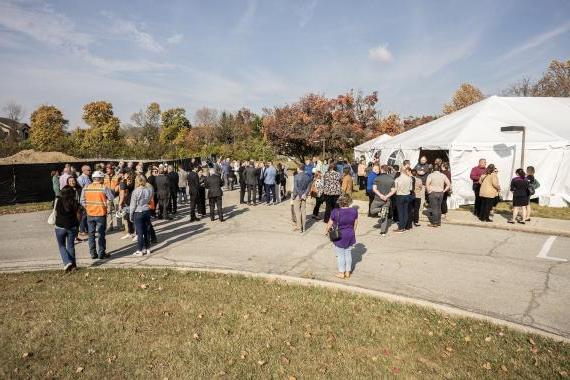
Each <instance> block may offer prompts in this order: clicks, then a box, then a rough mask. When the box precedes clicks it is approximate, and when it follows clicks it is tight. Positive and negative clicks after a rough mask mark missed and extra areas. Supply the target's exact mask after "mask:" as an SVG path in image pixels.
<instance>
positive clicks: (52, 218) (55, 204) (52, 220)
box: [47, 198, 57, 226]
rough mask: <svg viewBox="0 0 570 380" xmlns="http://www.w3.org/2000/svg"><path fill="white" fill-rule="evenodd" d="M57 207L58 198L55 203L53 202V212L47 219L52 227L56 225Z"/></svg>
mask: <svg viewBox="0 0 570 380" xmlns="http://www.w3.org/2000/svg"><path fill="white" fill-rule="evenodd" d="M55 206H57V198H55V201H54V202H53V210H52V211H51V214H49V216H48V219H47V223H48V224H49V225H52V226H53V225H54V224H55Z"/></svg>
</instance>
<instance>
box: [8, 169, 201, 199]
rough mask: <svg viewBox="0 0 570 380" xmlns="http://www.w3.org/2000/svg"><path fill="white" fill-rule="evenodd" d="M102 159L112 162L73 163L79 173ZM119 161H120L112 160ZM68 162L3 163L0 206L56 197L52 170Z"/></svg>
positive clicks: (59, 170)
mask: <svg viewBox="0 0 570 380" xmlns="http://www.w3.org/2000/svg"><path fill="white" fill-rule="evenodd" d="M132 161H133V162H140V161H142V162H143V166H144V169H145V171H146V168H147V167H148V166H149V165H151V164H159V163H163V164H168V165H174V166H175V167H176V168H178V166H182V167H183V168H184V169H185V170H188V169H189V167H190V162H191V159H190V158H183V159H177V160H157V161H147V160H144V161H143V160H132ZM100 162H109V161H91V160H89V161H87V160H86V161H75V162H70V164H71V165H72V166H74V167H75V168H76V169H77V171H78V172H81V166H83V165H89V166H91V168H94V167H95V165H97V164H98V163H100ZM111 162H113V163H115V164H116V163H118V161H111ZM65 164H66V163H65V162H54V163H41V164H12V165H0V205H2V206H3V205H11V204H15V203H31V202H47V201H51V200H53V198H54V193H53V188H52V178H51V171H52V170H57V171H58V172H59V173H60V174H61V171H62V170H63V168H64V166H65Z"/></svg>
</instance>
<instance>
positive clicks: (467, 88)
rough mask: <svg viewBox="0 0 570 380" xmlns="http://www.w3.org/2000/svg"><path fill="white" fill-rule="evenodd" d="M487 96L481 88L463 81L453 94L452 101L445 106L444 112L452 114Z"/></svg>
mask: <svg viewBox="0 0 570 380" xmlns="http://www.w3.org/2000/svg"><path fill="white" fill-rule="evenodd" d="M484 98H485V96H483V93H482V92H481V90H479V89H478V88H477V87H475V86H473V85H472V84H469V83H463V84H462V85H461V86H459V89H458V90H457V91H455V94H453V98H451V102H450V103H447V104H445V105H444V106H443V113H444V114H446V115H447V114H450V113H452V112H455V111H458V110H460V109H462V108H465V107H467V106H470V105H471V104H474V103H477V102H478V101H481V100H483V99H484Z"/></svg>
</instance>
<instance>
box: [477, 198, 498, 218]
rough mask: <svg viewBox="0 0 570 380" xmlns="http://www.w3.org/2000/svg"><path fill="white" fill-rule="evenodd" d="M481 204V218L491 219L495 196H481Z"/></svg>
mask: <svg viewBox="0 0 570 380" xmlns="http://www.w3.org/2000/svg"><path fill="white" fill-rule="evenodd" d="M480 200H481V204H480V206H479V215H478V216H479V219H480V220H482V221H486V220H489V217H490V215H491V209H492V208H493V206H494V205H495V198H486V197H481V198H480Z"/></svg>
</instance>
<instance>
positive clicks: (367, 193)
mask: <svg viewBox="0 0 570 380" xmlns="http://www.w3.org/2000/svg"><path fill="white" fill-rule="evenodd" d="M366 195H368V216H372V214H371V213H370V208H371V207H372V201H374V196H375V195H374V193H373V192H372V191H370V192H366Z"/></svg>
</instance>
